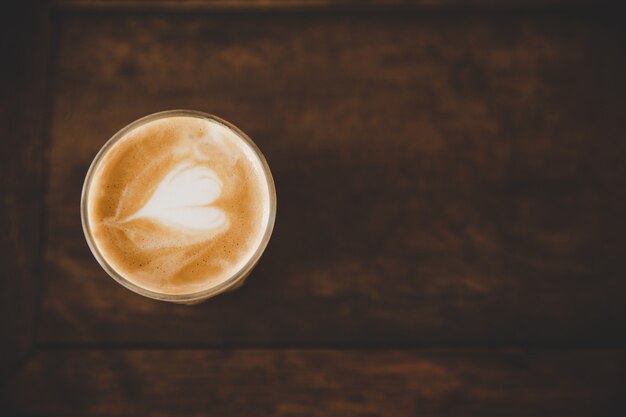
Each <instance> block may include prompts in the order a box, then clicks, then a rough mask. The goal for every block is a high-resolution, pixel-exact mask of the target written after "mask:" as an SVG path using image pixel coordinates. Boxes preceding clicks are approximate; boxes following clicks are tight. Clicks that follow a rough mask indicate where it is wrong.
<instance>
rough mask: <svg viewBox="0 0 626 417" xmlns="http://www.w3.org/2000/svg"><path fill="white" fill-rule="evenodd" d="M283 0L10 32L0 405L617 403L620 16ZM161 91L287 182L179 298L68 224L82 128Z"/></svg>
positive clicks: (624, 132) (458, 407) (70, 9)
mask: <svg viewBox="0 0 626 417" xmlns="http://www.w3.org/2000/svg"><path fill="white" fill-rule="evenodd" d="M278 3H281V2H276V1H269V2H265V1H262V2H238V3H237V4H229V5H228V6H225V3H224V2H219V1H218V2H211V1H209V2H205V1H199V2H183V3H182V5H178V6H176V5H173V4H172V3H170V2H158V1H157V2H154V1H148V2H146V4H145V5H142V2H137V1H134V2H133V1H130V2H127V1H121V2H120V1H117V2H116V1H113V2H99V1H94V2H91V1H78V2H76V1H60V2H55V5H54V7H53V9H52V11H51V13H50V14H49V19H50V20H49V21H50V22H51V27H52V32H53V37H52V38H49V37H46V36H44V35H45V34H46V33H47V32H45V31H44V32H37V33H39V35H37V36H40V38H37V37H36V36H35V35H32V36H33V37H32V39H30V38H29V39H30V40H29V41H26V40H24V41H20V42H17V43H15V44H13V45H12V48H13V49H12V50H13V51H21V53H22V55H23V57H24V58H23V63H22V64H20V65H21V66H19V65H18V66H16V67H7V66H5V67H6V68H14V69H11V70H5V71H4V72H3V73H2V74H3V76H2V86H3V88H7V91H8V92H9V94H7V95H4V94H3V97H2V99H1V100H0V104H1V108H0V110H2V112H1V114H2V120H1V121H2V127H3V130H4V132H6V133H7V138H6V139H4V140H3V141H0V144H1V145H0V146H1V148H0V149H1V150H2V153H1V154H0V161H1V163H2V167H1V169H2V172H1V174H2V175H1V177H2V180H3V182H2V193H3V208H2V213H1V217H0V219H1V221H2V223H1V225H2V228H3V231H6V232H5V235H4V236H3V237H2V239H1V240H0V242H1V243H2V250H3V252H2V253H3V255H2V256H3V259H2V265H3V277H2V278H3V281H2V300H3V307H2V308H3V310H2V312H3V319H2V325H3V328H2V334H3V340H5V335H6V340H7V342H6V343H2V349H3V354H2V356H3V358H2V360H3V362H2V365H3V368H2V371H3V372H2V373H3V374H4V375H6V378H8V381H7V382H6V384H5V385H4V387H3V390H2V395H1V401H0V414H2V411H6V412H7V413H9V415H54V416H64V415H76V416H78V415H102V416H104V415H114V416H116V415H119V416H122V415H148V416H153V415H154V416H166V415H167V416H169V415H205V414H207V415H242V416H246V415H290V416H296V415H342V416H344V415H363V416H365V415H368V416H378V415H389V416H402V415H450V416H453V415H454V416H456V415H481V416H485V415H487V416H488V415H619V411H622V410H623V409H624V407H623V404H622V401H623V397H624V393H625V392H626V389H625V388H626V386H625V384H624V382H626V381H624V379H625V375H626V366H625V364H626V355H625V353H626V350H624V349H626V336H625V335H626V281H625V276H626V261H625V260H624V256H625V255H626V244H624V241H623V240H624V239H623V236H625V235H626V221H625V219H624V213H625V212H626V198H625V196H624V189H625V186H626V168H625V167H624V162H623V161H624V158H625V157H626V141H625V140H624V138H625V136H626V118H625V117H624V114H625V110H626V82H625V78H624V74H626V54H624V51H625V50H626V36H625V35H626V33H625V32H626V27H625V26H624V25H623V22H622V20H621V19H620V15H619V14H617V13H614V12H613V11H611V10H608V9H606V8H600V7H592V6H591V5H589V4H587V3H585V2H579V3H576V5H575V6H572V7H571V9H570V8H568V7H569V6H568V5H567V4H565V3H559V2H550V1H548V2H540V1H537V2H532V1H531V2H512V3H515V4H517V5H522V6H525V5H533V7H534V8H532V7H531V8H529V9H524V10H522V9H521V8H520V7H517V6H515V7H513V8H501V7H499V6H493V5H492V3H491V2H470V3H468V4H469V5H470V6H472V7H470V8H468V7H466V6H468V4H460V3H459V2H454V1H449V2H432V5H435V7H430V6H429V5H428V4H426V3H423V2H370V3H368V4H369V6H372V7H369V6H368V7H365V8H363V9H361V8H360V7H359V6H358V5H356V3H354V2H301V1H300V2H290V3H288V6H283V5H282V4H278ZM305 3H306V4H305ZM405 3H406V4H409V3H410V4H411V5H412V6H415V7H404V6H405V5H406V4H405ZM557 3H558V8H556V9H551V8H545V7H544V6H546V5H548V6H550V5H555V4H557ZM389 4H391V5H390V6H389V7H387V6H388V5H389ZM207 5H208V6H207ZM346 5H348V6H349V7H344V6H346ZM537 5H539V6H540V7H535V6H537ZM400 6H402V7H400ZM439 6H441V7H439ZM473 6H477V7H473ZM478 6H480V7H478ZM142 10H144V11H142ZM146 10H147V11H146ZM174 11H182V12H181V13H174ZM24 16H28V14H24ZM29 19H30V18H29ZM29 19H26V21H27V22H30V23H28V24H29V25H31V26H33V27H34V26H35V23H33V22H34V20H32V19H30V20H29ZM44 20H46V19H44ZM24 25H26V24H24ZM17 26H20V24H18V23H14V24H13V26H5V27H9V28H14V27H17ZM24 27H27V26H24ZM37 27H39V28H41V27H45V25H40V24H39V25H37ZM13 30H14V29H10V30H8V31H7V33H12V31H13ZM26 32H27V31H26V30H25V33H26ZM42 33H43V34H44V35H42ZM29 36H31V35H29ZM37 39H39V40H37ZM28 42H31V43H34V44H35V46H36V47H35V48H31V49H29V48H25V47H24V45H27V44H28ZM46 51H47V52H46ZM46 53H48V54H49V55H51V59H50V62H51V64H50V65H49V66H46V65H45V61H46V60H45V56H46ZM3 56H7V55H6V54H3ZM42 57H43V58H42ZM20 62H22V61H20ZM20 68H25V69H24V70H22V69H20ZM11 71H12V72H11ZM5 72H6V74H5ZM34 74H39V75H34ZM46 88H49V89H50V96H49V100H48V99H47V98H46V93H45V91H46ZM3 91H4V90H3ZM12 96H16V97H19V101H18V104H19V103H22V104H19V105H18V106H15V107H14V106H12V104H13V102H14V101H13V99H12V98H7V97H12ZM45 103H49V106H48V105H47V104H45ZM20 106H21V107H20ZM171 108H192V109H199V110H203V111H207V112H211V113H214V114H216V115H218V116H221V117H223V118H225V119H227V120H230V121H232V122H233V123H235V124H236V125H238V126H239V127H241V128H242V129H243V130H244V131H246V132H247V133H248V134H249V135H250V136H251V137H252V138H253V139H254V140H255V141H256V142H257V143H258V145H259V146H260V148H261V149H262V150H263V152H264V153H265V155H266V157H267V159H268V161H269V163H270V166H271V168H272V171H273V174H274V177H275V181H276V186H277V192H278V200H279V209H278V217H277V224H276V228H275V232H274V236H273V237H272V240H271V242H270V245H269V247H268V249H267V252H266V253H265V255H264V257H263V258H262V260H261V262H260V264H259V266H258V267H257V268H256V269H255V271H254V272H253V274H252V275H251V277H250V278H249V280H248V281H247V283H246V284H245V285H244V286H243V287H242V288H241V289H239V290H237V291H235V292H233V293H229V294H225V295H221V296H219V297H217V298H215V299H212V300H210V301H208V302H207V303H205V304H202V305H198V306H194V307H185V306H177V305H168V304H164V303H160V302H156V301H152V300H147V299H143V298H141V297H139V296H137V295H135V294H133V293H131V292H129V291H127V290H125V289H124V288H122V287H120V286H119V285H118V284H116V283H115V282H114V281H113V280H112V279H110V278H108V277H107V275H106V274H105V273H104V272H103V271H102V270H101V269H100V267H99V266H98V264H97V263H96V262H95V260H94V259H93V257H92V256H91V254H90V253H89V250H88V248H87V245H86V243H85V240H84V237H83V234H82V230H81V226H80V217H79V199H80V191H81V186H82V182H83V179H84V175H85V173H86V170H87V168H88V166H89V163H90V162H91V159H92V158H93V156H94V155H95V153H96V152H97V150H98V149H99V148H100V147H101V146H102V144H103V143H104V142H105V141H106V140H107V139H108V138H109V137H110V136H111V135H112V134H113V133H115V131H116V130H118V129H119V128H121V127H122V126H124V125H125V124H127V123H129V122H130V121H132V120H134V119H136V118H138V117H141V116H143V115H145V114H148V113H151V112H155V111H159V110H164V109H171ZM28 109H35V110H34V113H35V115H33V116H32V117H30V116H29V114H28V112H27V110H28ZM14 155H18V156H17V157H14ZM42 178H43V181H42ZM42 208H43V210H42ZM42 211H43V213H42ZM41 219H43V225H42V224H41ZM42 226H43V227H42ZM40 241H41V242H42V244H40V243H39V242H40ZM41 258H43V259H41ZM39 280H41V283H42V288H41V294H40V297H38V295H37V294H38V284H37V282H38V281H39ZM33 326H34V328H33ZM33 330H34V331H33ZM33 335H34V337H35V341H34V349H31V347H33V340H32V339H33ZM29 351H31V352H33V353H32V355H31V356H30V357H28V356H25V354H26V353H27V352H29ZM5 352H6V353H5ZM20 360H21V361H22V362H20ZM20 363H21V366H19V368H17V367H16V366H17V365H16V364H20ZM10 369H13V370H14V372H13V373H11V374H8V373H7V372H5V371H8V370H10ZM3 379H5V378H3ZM616 412H617V414H616ZM5 414H6V413H5ZM2 415H4V414H2Z"/></svg>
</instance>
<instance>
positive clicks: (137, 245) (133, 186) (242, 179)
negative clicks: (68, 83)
mask: <svg viewBox="0 0 626 417" xmlns="http://www.w3.org/2000/svg"><path fill="white" fill-rule="evenodd" d="M92 169H93V170H94V172H93V179H92V183H91V185H90V187H88V191H87V195H86V201H87V215H88V219H89V226H90V230H91V234H92V236H93V245H94V246H95V247H96V250H97V253H98V254H100V255H101V257H102V258H104V260H105V261H106V263H107V264H109V265H110V267H111V268H113V269H114V270H115V272H116V273H117V274H119V275H120V276H122V277H123V278H124V279H126V280H128V281H130V282H132V283H134V284H135V285H137V286H139V287H142V288H145V289H147V290H150V291H154V292H159V293H163V294H190V293H195V292H198V291H202V290H204V289H206V288H210V287H212V286H215V285H218V284H219V283H221V282H223V281H225V280H227V279H228V278H229V277H231V276H233V275H234V274H235V273H237V271H239V270H241V269H242V268H243V267H244V265H246V264H247V262H248V261H249V260H250V259H251V257H252V256H253V254H254V253H255V251H256V249H257V248H258V247H259V246H260V244H261V241H262V239H263V235H264V232H265V231H266V229H267V226H268V222H269V221H270V219H269V217H270V205H271V203H270V199H271V197H270V189H271V184H270V183H269V182H268V181H271V178H270V179H268V177H267V175H266V173H265V172H264V169H263V165H262V163H261V161H260V159H259V157H258V155H257V154H256V153H255V151H254V150H253V149H252V148H251V146H250V145H249V144H248V143H247V142H246V141H245V140H243V139H242V137H240V136H239V135H238V134H237V133H236V132H235V131H233V130H232V129H230V128H228V127H227V126H225V125H223V124H220V123H219V122H218V121H214V120H209V119H206V118H202V117H193V116H175V117H166V118H162V119H157V120H154V121H150V122H147V123H145V124H142V125H140V126H138V127H136V128H134V129H131V130H129V131H128V132H127V133H125V134H124V135H123V136H122V137H121V138H120V139H119V140H117V141H116V142H115V143H114V144H113V145H112V146H111V147H110V149H108V150H106V153H105V154H104V156H102V157H101V158H100V160H99V161H97V163H95V164H94V167H93V168H92Z"/></svg>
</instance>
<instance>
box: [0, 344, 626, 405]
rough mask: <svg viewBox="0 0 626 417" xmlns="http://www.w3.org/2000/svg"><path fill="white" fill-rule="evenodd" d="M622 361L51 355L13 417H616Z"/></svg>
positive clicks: (570, 356)
mask: <svg viewBox="0 0 626 417" xmlns="http://www.w3.org/2000/svg"><path fill="white" fill-rule="evenodd" d="M625 359H626V358H625V357H624V354H623V353H617V352H611V351H607V352H604V351H598V352H581V353H573V352H565V353H556V352H552V353H496V354H493V353H465V354H460V353H452V352H449V353H419V352H413V351H369V352H368V351H365V352H353V351H325V350H322V351H315V350H313V351H299V350H287V351H258V350H251V351H248V350H246V351H193V350H192V351H184V350H183V351H181V350H166V351H123V350H122V351H110V352H106V351H42V352H40V353H39V354H38V355H37V357H36V358H34V360H33V361H31V362H30V363H29V364H28V365H27V366H26V367H25V368H24V369H23V370H22V372H21V373H20V375H19V376H18V378H17V379H16V380H15V381H14V383H13V384H12V386H11V387H9V388H8V389H7V391H5V395H4V397H3V403H2V404H3V406H4V407H3V409H4V410H6V411H8V412H11V413H12V415H55V416H85V415H88V416H107V417H114V416H129V415H141V416H146V417H148V416H155V417H156V416H204V415H213V416H248V415H255V416H324V417H329V416H342V417H345V416H372V417H373V416H394V417H401V416H416V415H423V416H459V415H463V416H481V417H486V416H502V415H506V416H529V415H532V416H544V415H545V416H589V415H593V416H616V415H623V411H626V407H625V400H624V396H623V394H624V392H623V388H624V383H625V382H626V381H625V377H624V372H625V371H626V360H625Z"/></svg>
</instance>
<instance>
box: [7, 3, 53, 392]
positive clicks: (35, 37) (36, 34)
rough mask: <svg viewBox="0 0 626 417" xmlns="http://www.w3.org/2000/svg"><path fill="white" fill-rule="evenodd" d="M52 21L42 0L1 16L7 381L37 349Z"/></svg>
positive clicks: (9, 10) (8, 11) (8, 9)
mask: <svg viewBox="0 0 626 417" xmlns="http://www.w3.org/2000/svg"><path fill="white" fill-rule="evenodd" d="M47 22H48V19H47V16H46V14H45V10H44V8H43V7H40V6H36V7H32V8H27V7H19V8H16V9H15V10H11V9H10V8H7V9H5V10H4V12H3V13H2V16H0V56H2V65H0V80H1V82H0V89H1V93H0V127H1V128H2V139H1V140H0V196H1V197H0V253H1V255H0V317H2V319H1V320H0V335H2V336H1V342H0V376H2V378H0V381H3V380H4V375H5V374H7V373H8V372H11V371H12V370H14V368H15V366H17V365H18V364H19V363H20V361H21V360H23V359H24V358H25V356H26V355H27V354H28V353H29V352H31V351H32V347H33V342H34V340H33V339H34V325H35V316H36V311H37V310H38V309H39V303H38V301H39V300H37V295H38V289H39V277H38V275H39V274H40V272H41V262H40V261H41V246H40V232H41V223H40V219H41V215H42V196H43V184H42V182H43V181H42V177H41V173H42V166H43V149H44V142H45V140H44V138H45V135H46V133H45V129H44V126H45V124H46V118H45V107H46V104H47V99H46V85H47V79H48V73H47V71H46V68H47V66H46V65H47V57H48V51H47V48H48V46H49V45H48V43H47V34H48V30H49V27H48V24H47ZM25 28H26V29H27V30H24V29H25Z"/></svg>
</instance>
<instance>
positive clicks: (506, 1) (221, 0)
mask: <svg viewBox="0 0 626 417" xmlns="http://www.w3.org/2000/svg"><path fill="white" fill-rule="evenodd" d="M618 3H619V2H618V1H615V0H55V1H54V5H55V7H57V8H59V9H63V10H98V11H105V10H124V11H128V10H142V11H146V10H153V11H154V10H158V11H195V10H267V9H271V10H294V9H298V10H316V9H317V10H320V9H321V10H338V9H344V10H345V9H350V10H364V9H373V8H375V9H390V8H404V9H417V10H476V9H488V10H511V9H527V8H530V9H535V10H536V9H542V8H554V7H558V8H562V9H568V10H569V9H572V8H576V7H585V8H587V9H593V8H598V7H612V6H617V5H618Z"/></svg>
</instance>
